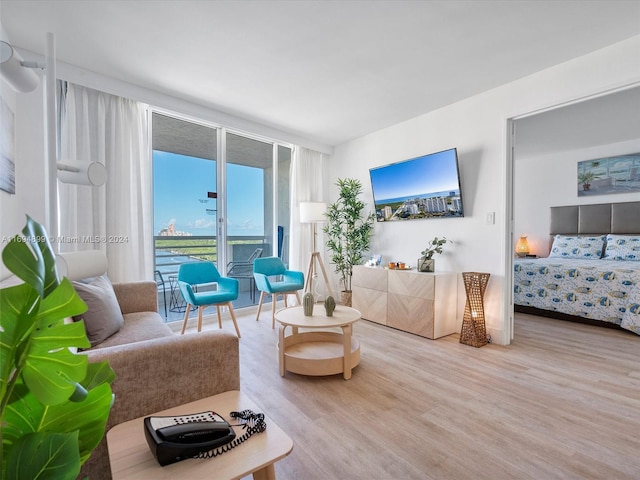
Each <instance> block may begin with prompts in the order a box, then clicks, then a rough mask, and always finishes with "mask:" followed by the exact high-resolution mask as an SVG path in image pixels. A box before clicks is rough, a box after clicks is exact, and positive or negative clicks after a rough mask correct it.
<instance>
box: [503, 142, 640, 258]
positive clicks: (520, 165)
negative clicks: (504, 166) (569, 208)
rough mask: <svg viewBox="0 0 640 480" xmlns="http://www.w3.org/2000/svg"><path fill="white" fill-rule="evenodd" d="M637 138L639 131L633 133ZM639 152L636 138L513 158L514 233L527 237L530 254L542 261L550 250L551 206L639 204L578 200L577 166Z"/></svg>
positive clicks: (625, 197) (636, 196) (639, 196)
mask: <svg viewBox="0 0 640 480" xmlns="http://www.w3.org/2000/svg"><path fill="white" fill-rule="evenodd" d="M637 135H638V137H640V131H639V132H638V133H637ZM637 152H640V138H639V139H638V140H634V141H627V142H619V143H614V144H609V145H601V146H598V147H591V148H584V149H577V150H571V151H564V152H556V153H552V154H547V155H543V156H533V157H528V158H527V157H525V158H520V157H516V158H517V160H516V162H515V171H514V190H515V194H514V200H515V201H514V219H515V222H514V233H515V235H516V237H519V236H520V235H527V240H528V242H529V247H530V249H531V253H533V254H536V255H539V256H542V257H546V256H547V255H548V254H549V249H550V247H551V237H550V236H549V221H550V217H549V209H550V207H552V206H562V205H585V204H592V203H608V202H630V201H637V200H640V193H637V192H636V193H617V194H611V195H600V196H589V197H578V184H577V183H576V178H577V163H578V162H580V161H584V160H590V159H595V158H603V157H610V156H615V155H625V154H629V153H637Z"/></svg>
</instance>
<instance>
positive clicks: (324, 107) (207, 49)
mask: <svg viewBox="0 0 640 480" xmlns="http://www.w3.org/2000/svg"><path fill="white" fill-rule="evenodd" d="M0 20H1V21H2V24H3V25H4V27H5V29H6V30H7V32H8V34H9V38H10V39H11V41H12V43H13V44H14V45H15V46H17V47H19V48H22V49H25V50H28V51H31V52H35V53H39V54H42V53H44V38H45V33H46V32H52V33H54V35H55V38H56V55H57V58H58V60H59V61H62V62H65V63H68V64H71V65H75V66H78V67H81V68H83V69H86V70H89V71H93V72H96V73H99V74H103V75H106V76H109V77H114V78H117V79H120V80H124V81H126V82H129V83H132V84H135V85H139V86H142V87H145V88H148V89H151V90H154V91H157V92H161V93H164V94H168V95H172V96H175V97H180V98H183V99H186V100H188V101H192V102H195V103H197V104H201V105H204V106H207V107H211V108H213V109H216V110H219V111H222V112H225V113H229V114H233V115H236V116H238V117H241V118H245V119H247V120H252V121H255V122H259V123H261V124H264V125H267V126H270V127H274V128H277V129H280V130H283V131H286V132H290V133H292V134H296V135H300V136H303V137H305V138H308V139H310V140H313V141H315V142H320V143H323V144H326V145H337V144H340V143H343V142H345V141H348V140H350V139H353V138H356V137H359V136H361V135H365V134H367V133H370V132H372V131H375V130H378V129H380V128H383V127H386V126H389V125H393V124H395V123H399V122H401V121H404V120H407V119H410V118H413V117H415V116H418V115H420V114H423V113H426V112H428V111H431V110H434V109H437V108H439V107H442V106H445V105H448V104H451V103H454V102H456V101H459V100H461V99H464V98H467V97H470V96H473V95H475V94H478V93H480V92H483V91H486V90H489V89H491V88H494V87H497V86H500V85H503V84H505V83H508V82H510V81H513V80H515V79H518V78H521V77H523V76H526V75H529V74H531V73H533V72H536V71H539V70H542V69H545V68H548V67H551V66H553V65H556V64H559V63H562V62H564V61H567V60H569V59H571V58H575V57H578V56H580V55H584V54H586V53H589V52H591V51H594V50H597V49H600V48H603V47H606V46H608V45H611V44H613V43H616V42H619V41H622V40H624V39H627V38H630V37H632V36H635V35H638V34H640V1H638V0H631V1H616V0H608V1H599V0H589V1H578V0H555V1H537V0H535V1H525V0H521V1H503V0H483V1H435V0H431V1H418V0H413V1H401V0H397V1H384V0H379V1H373V0H370V1H367V0H361V1H295V0H284V1H269V0H264V1H260V0H257V1H248V0H246V1H192V0H182V1H172V0H161V1H156V0H137V1H131V0H130V1H125V0H110V1H106V0H91V1H82V2H81V1H77V0H44V1H41V0H30V1H25V0H0Z"/></svg>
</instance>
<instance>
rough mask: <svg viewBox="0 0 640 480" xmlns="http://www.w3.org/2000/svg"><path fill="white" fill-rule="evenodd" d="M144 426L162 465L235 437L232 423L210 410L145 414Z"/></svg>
mask: <svg viewBox="0 0 640 480" xmlns="http://www.w3.org/2000/svg"><path fill="white" fill-rule="evenodd" d="M144 427H145V428H144V433H145V437H146V438H147V443H148V444H149V448H150V449H151V452H152V453H153V454H154V456H155V457H156V459H157V460H158V463H159V464H160V465H162V466H165V465H169V464H171V463H175V462H179V461H180V460H184V459H186V458H193V457H195V456H197V455H199V454H200V453H202V452H207V451H210V450H213V449H214V448H216V447H219V446H221V445H224V444H226V443H229V442H231V441H232V440H233V439H234V438H235V436H236V434H235V432H234V431H233V428H231V426H230V425H229V423H227V422H226V421H225V420H224V418H222V417H221V416H220V415H218V414H217V413H215V412H211V411H209V412H202V413H195V414H192V415H182V416H178V417H146V418H145V419H144Z"/></svg>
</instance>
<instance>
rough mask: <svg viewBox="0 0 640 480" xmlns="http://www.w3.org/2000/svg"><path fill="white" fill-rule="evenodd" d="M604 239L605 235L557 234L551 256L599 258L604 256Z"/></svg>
mask: <svg viewBox="0 0 640 480" xmlns="http://www.w3.org/2000/svg"><path fill="white" fill-rule="evenodd" d="M604 240H605V237H604V235H602V236H597V237H580V236H566V235H556V236H555V238H554V239H553V245H552V246H551V253H549V257H559V258H580V259H583V260H589V259H590V260H597V259H599V258H601V257H602V250H603V248H604Z"/></svg>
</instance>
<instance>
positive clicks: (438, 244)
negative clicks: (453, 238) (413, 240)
mask: <svg viewBox="0 0 640 480" xmlns="http://www.w3.org/2000/svg"><path fill="white" fill-rule="evenodd" d="M448 241H449V240H447V239H446V238H445V237H442V238H438V237H435V238H434V239H433V240H431V242H429V243H428V244H427V248H425V249H424V250H423V251H422V252H420V255H422V256H421V257H420V258H419V259H418V271H419V272H433V271H435V259H434V258H433V256H434V255H435V254H436V253H438V254H440V253H442V247H443V245H444V244H445V243H447V242H448Z"/></svg>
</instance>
